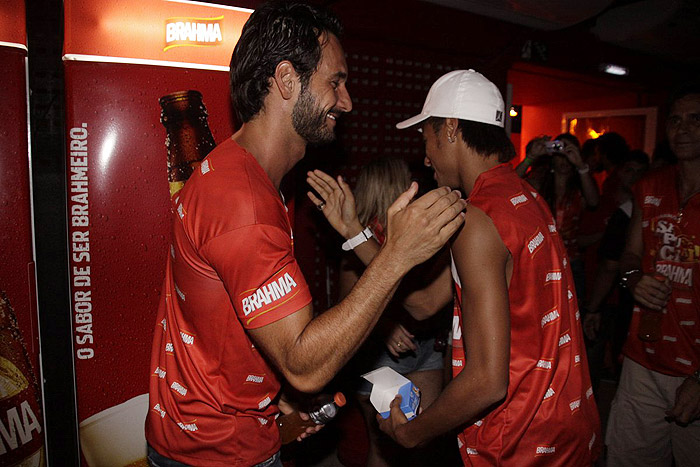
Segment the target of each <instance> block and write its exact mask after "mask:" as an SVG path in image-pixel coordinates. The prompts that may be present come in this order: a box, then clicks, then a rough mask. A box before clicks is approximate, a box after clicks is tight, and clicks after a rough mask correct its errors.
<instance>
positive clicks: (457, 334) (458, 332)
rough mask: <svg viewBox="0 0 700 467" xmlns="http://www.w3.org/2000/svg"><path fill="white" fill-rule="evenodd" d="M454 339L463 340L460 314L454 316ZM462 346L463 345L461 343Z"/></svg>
mask: <svg viewBox="0 0 700 467" xmlns="http://www.w3.org/2000/svg"><path fill="white" fill-rule="evenodd" d="M452 340H453V341H461V340H462V322H461V320H460V319H459V316H453V317H452ZM460 347H461V345H460Z"/></svg>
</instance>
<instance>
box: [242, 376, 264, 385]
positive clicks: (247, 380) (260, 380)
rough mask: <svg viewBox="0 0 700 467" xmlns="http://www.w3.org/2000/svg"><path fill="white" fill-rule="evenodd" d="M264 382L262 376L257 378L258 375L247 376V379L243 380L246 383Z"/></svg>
mask: <svg viewBox="0 0 700 467" xmlns="http://www.w3.org/2000/svg"><path fill="white" fill-rule="evenodd" d="M264 380H265V377H264V376H258V375H248V377H247V378H246V379H245V382H246V383H262V382H263V381H264Z"/></svg>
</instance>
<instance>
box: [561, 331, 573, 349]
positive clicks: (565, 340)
mask: <svg viewBox="0 0 700 467" xmlns="http://www.w3.org/2000/svg"><path fill="white" fill-rule="evenodd" d="M569 342H571V336H570V335H569V333H568V332H567V333H566V334H564V335H563V336H561V337H560V338H559V347H561V346H562V345H564V344H568V343H569Z"/></svg>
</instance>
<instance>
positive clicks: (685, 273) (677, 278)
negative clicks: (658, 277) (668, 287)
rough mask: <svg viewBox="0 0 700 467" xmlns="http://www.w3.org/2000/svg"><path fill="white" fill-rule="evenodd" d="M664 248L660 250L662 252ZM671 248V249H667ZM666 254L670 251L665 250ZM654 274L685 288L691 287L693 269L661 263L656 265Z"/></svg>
mask: <svg viewBox="0 0 700 467" xmlns="http://www.w3.org/2000/svg"><path fill="white" fill-rule="evenodd" d="M664 248H666V246H664V247H662V249H661V250H664ZM669 248H671V247H669ZM665 251H666V252H667V253H669V252H670V250H665ZM656 272H658V273H659V274H662V275H663V276H666V277H668V278H669V279H670V280H671V282H675V283H676V284H680V285H684V286H686V287H692V286H693V267H692V266H690V267H683V266H679V265H677V264H666V263H661V264H657V265H656Z"/></svg>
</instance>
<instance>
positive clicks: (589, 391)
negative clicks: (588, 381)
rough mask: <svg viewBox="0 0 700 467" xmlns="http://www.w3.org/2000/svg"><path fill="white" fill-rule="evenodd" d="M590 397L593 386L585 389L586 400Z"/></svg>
mask: <svg viewBox="0 0 700 467" xmlns="http://www.w3.org/2000/svg"><path fill="white" fill-rule="evenodd" d="M592 395H593V386H591V387H589V388H588V389H586V399H590V398H591V396H592Z"/></svg>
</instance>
